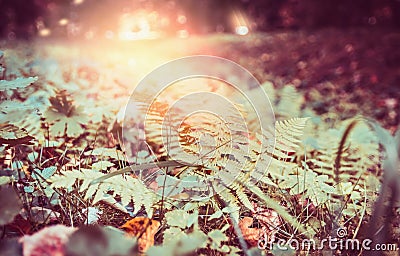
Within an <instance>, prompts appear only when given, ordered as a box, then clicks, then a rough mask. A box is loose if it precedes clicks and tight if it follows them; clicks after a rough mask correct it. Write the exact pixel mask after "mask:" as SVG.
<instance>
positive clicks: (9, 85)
mask: <svg viewBox="0 0 400 256" xmlns="http://www.w3.org/2000/svg"><path fill="white" fill-rule="evenodd" d="M37 80H38V77H37V76H36V77H26V78H25V77H18V78H17V79H15V80H12V81H7V80H0V91H5V90H14V89H18V88H25V87H27V86H28V85H30V84H32V83H34V82H36V81H37Z"/></svg>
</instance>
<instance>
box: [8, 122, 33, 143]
mask: <svg viewBox="0 0 400 256" xmlns="http://www.w3.org/2000/svg"><path fill="white" fill-rule="evenodd" d="M33 139H35V138H34V137H32V136H30V135H29V134H28V132H27V131H26V130H25V129H20V128H18V127H17V126H15V125H12V124H0V144H8V145H11V146H16V145H21V144H26V145H31V144H33V142H32V140H33Z"/></svg>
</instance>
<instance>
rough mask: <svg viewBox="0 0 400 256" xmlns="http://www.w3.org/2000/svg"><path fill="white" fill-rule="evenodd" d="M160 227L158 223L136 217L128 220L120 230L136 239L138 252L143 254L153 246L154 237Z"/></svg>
mask: <svg viewBox="0 0 400 256" xmlns="http://www.w3.org/2000/svg"><path fill="white" fill-rule="evenodd" d="M159 227H160V222H158V221H156V220H152V219H149V218H146V217H136V218H133V219H131V220H128V221H127V222H126V223H125V224H124V225H122V226H121V227H120V228H121V229H123V230H125V232H126V233H127V234H129V235H131V236H135V237H137V239H138V247H139V252H141V253H143V252H145V251H147V249H149V248H150V246H153V245H154V236H155V234H156V233H157V231H158V228H159Z"/></svg>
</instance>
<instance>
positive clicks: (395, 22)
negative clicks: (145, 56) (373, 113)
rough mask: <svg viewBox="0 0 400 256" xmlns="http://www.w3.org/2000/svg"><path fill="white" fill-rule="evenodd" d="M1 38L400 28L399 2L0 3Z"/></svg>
mask: <svg viewBox="0 0 400 256" xmlns="http://www.w3.org/2000/svg"><path fill="white" fill-rule="evenodd" d="M0 10H1V15H0V35H1V36H2V37H3V38H7V39H9V40H14V39H29V38H31V37H34V36H42V37H68V38H71V37H72V38H74V37H76V38H83V39H87V40H90V39H100V38H103V39H109V40H115V39H122V40H135V39H144V38H156V37H161V36H178V37H187V36H190V35H193V34H207V33H236V34H240V35H245V34H247V33H249V32H254V31H272V30H279V29H317V28H326V27H336V28H349V27H380V28H382V27H384V28H397V29H398V28H400V1H398V0H353V1H348V0H323V1H317V0H301V1H300V0H259V1H252V0H218V1H215V0H198V1H190V0H170V1H157V0H118V1H114V0H29V1H26V0H0Z"/></svg>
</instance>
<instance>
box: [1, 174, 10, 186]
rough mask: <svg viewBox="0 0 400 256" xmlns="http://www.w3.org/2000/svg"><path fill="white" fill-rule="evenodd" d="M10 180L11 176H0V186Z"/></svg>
mask: <svg viewBox="0 0 400 256" xmlns="http://www.w3.org/2000/svg"><path fill="white" fill-rule="evenodd" d="M11 181H12V179H11V177H8V176H0V186H3V185H5V184H8V183H10V182H11Z"/></svg>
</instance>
